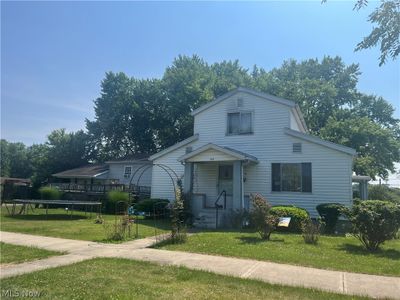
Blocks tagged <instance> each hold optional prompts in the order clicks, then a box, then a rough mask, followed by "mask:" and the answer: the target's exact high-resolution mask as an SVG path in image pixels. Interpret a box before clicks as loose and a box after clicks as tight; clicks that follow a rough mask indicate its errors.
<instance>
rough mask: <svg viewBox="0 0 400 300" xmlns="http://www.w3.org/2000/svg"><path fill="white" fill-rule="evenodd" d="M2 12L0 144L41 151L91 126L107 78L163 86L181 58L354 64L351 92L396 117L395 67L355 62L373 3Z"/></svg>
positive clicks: (88, 6)
mask: <svg viewBox="0 0 400 300" xmlns="http://www.w3.org/2000/svg"><path fill="white" fill-rule="evenodd" d="M353 5H354V1H347V2H335V1H328V2H327V3H326V4H323V5H322V4H321V2H320V1H319V0H318V1H308V2H302V1H292V2H263V3H260V2H253V3H244V2H243V3H239V2H203V3H200V2H190V3H183V2H172V3H165V2H162V3H157V2H147V3H144V2H143V3H142V2H37V3H34V2H2V3H1V136H2V138H5V139H7V140H10V141H22V142H24V143H26V144H32V143H39V142H43V141H44V140H45V138H46V135H47V134H49V133H50V132H51V130H53V129H56V128H66V129H67V130H70V131H71V130H78V129H81V128H84V127H85V122H84V120H85V118H89V119H93V117H94V112H93V100H94V99H95V98H96V97H98V95H99V93H100V81H101V80H102V78H103V77H104V73H105V72H107V71H115V72H117V71H123V72H125V73H126V74H128V75H129V76H135V77H138V78H149V77H161V76H162V74H163V71H164V70H165V68H166V67H167V66H168V65H170V64H171V62H172V60H173V59H174V57H176V56H178V55H179V54H185V55H192V54H198V55H199V56H201V57H202V58H204V59H205V60H206V61H207V62H209V63H213V62H217V61H221V60H224V59H225V60H229V59H232V60H234V59H239V61H240V63H241V64H242V65H243V66H245V67H249V68H251V67H252V66H253V65H254V64H257V65H259V66H261V67H264V68H266V69H271V68H273V67H277V66H280V65H281V64H282V62H283V61H284V60H286V59H290V58H294V59H297V60H302V59H307V58H322V57H323V56H324V55H331V56H335V55H339V56H341V57H342V58H343V59H344V61H345V62H346V63H348V64H350V63H359V64H360V69H361V71H362V75H361V76H360V82H359V90H361V91H363V92H365V93H370V94H376V95H380V96H383V97H384V98H385V99H387V100H388V101H390V102H391V103H392V104H393V105H394V106H395V107H396V109H397V111H396V116H397V117H400V92H399V82H400V71H399V60H397V61H395V62H393V61H389V62H388V63H387V64H386V65H384V66H383V67H379V66H378V57H379V51H378V49H373V50H366V51H362V52H356V53H354V52H353V49H354V47H355V45H356V44H357V42H359V41H360V40H361V38H362V37H363V36H365V35H367V34H368V33H369V32H370V30H371V28H372V25H371V24H370V23H368V22H367V16H368V14H369V13H370V12H371V11H372V9H373V8H374V7H376V6H377V5H378V2H370V4H369V6H368V7H367V8H366V9H363V10H361V11H358V12H357V11H353V10H352V8H353Z"/></svg>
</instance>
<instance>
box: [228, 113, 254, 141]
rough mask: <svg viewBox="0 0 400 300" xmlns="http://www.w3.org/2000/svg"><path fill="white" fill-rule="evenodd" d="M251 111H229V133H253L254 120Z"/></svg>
mask: <svg viewBox="0 0 400 300" xmlns="http://www.w3.org/2000/svg"><path fill="white" fill-rule="evenodd" d="M252 119H253V118H252V113H251V112H232V113H228V134H229V135H235V134H249V133H253V120H252Z"/></svg>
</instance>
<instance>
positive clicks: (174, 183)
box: [129, 163, 180, 242]
mask: <svg viewBox="0 0 400 300" xmlns="http://www.w3.org/2000/svg"><path fill="white" fill-rule="evenodd" d="M154 166H155V167H159V168H161V169H162V170H164V172H165V173H167V175H168V176H169V178H170V179H171V182H172V186H173V188H174V198H175V200H176V190H177V182H178V180H180V178H179V176H178V174H176V172H175V171H174V170H173V169H172V168H171V167H169V166H167V165H165V164H153V163H152V164H142V165H141V166H140V167H139V168H137V169H136V170H135V172H134V173H133V174H132V178H131V180H130V181H129V185H131V184H132V181H133V179H134V178H135V176H136V174H139V172H141V173H140V175H139V177H138V178H137V180H136V186H139V183H140V179H141V178H142V176H143V174H144V172H146V171H147V170H148V169H150V168H151V167H154ZM173 176H175V180H174V177H173ZM129 200H131V193H129ZM158 204H159V203H156V204H155V205H154V206H153V210H154V234H155V236H156V239H158V238H157V236H158V235H157V226H156V222H157V221H156V217H155V209H156V206H157V205H158ZM138 220H139V219H138V217H136V234H135V236H136V237H138V236H139V228H138V225H139V223H138ZM157 242H158V240H157Z"/></svg>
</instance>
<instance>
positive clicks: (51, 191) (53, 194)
mask: <svg viewBox="0 0 400 300" xmlns="http://www.w3.org/2000/svg"><path fill="white" fill-rule="evenodd" d="M39 193H40V198H42V199H43V200H60V199H61V197H62V194H63V193H62V192H61V191H60V190H58V189H56V188H52V187H49V186H43V187H41V188H40V189H39Z"/></svg>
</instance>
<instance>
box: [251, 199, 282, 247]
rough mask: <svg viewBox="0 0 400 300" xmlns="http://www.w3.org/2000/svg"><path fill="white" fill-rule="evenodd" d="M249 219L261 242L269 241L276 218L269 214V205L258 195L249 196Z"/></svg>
mask: <svg viewBox="0 0 400 300" xmlns="http://www.w3.org/2000/svg"><path fill="white" fill-rule="evenodd" d="M251 204H252V205H251V210H250V219H251V222H252V224H253V225H254V227H255V228H256V230H257V231H258V233H259V234H260V236H261V239H263V240H269V238H270V236H271V233H272V232H273V231H274V230H275V229H276V225H277V224H278V218H277V217H276V216H274V215H272V214H271V213H270V211H271V207H272V206H271V204H269V203H268V201H267V200H266V199H265V198H264V197H263V196H261V195H260V194H255V195H251Z"/></svg>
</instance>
